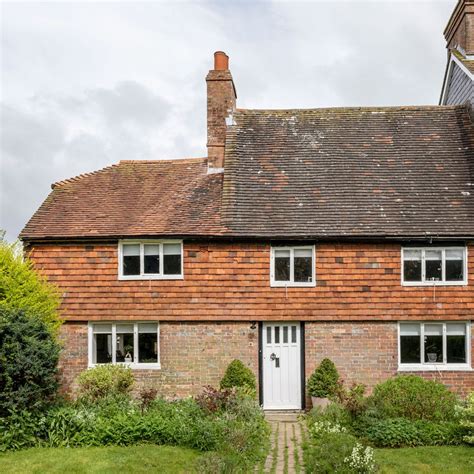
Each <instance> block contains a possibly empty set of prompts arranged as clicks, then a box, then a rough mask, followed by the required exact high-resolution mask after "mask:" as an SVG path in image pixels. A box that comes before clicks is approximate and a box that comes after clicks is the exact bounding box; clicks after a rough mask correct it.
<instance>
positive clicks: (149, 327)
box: [138, 323, 158, 333]
mask: <svg viewBox="0 0 474 474" xmlns="http://www.w3.org/2000/svg"><path fill="white" fill-rule="evenodd" d="M138 332H154V333H156V332H158V325H157V324H156V323H142V324H139V325H138Z"/></svg>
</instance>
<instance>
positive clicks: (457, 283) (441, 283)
mask: <svg viewBox="0 0 474 474" xmlns="http://www.w3.org/2000/svg"><path fill="white" fill-rule="evenodd" d="M402 286H428V287H433V286H436V287H438V286H467V281H435V282H433V281H402Z"/></svg>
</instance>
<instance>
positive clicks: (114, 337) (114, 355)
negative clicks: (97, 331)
mask: <svg viewBox="0 0 474 474" xmlns="http://www.w3.org/2000/svg"><path fill="white" fill-rule="evenodd" d="M116 363H117V326H116V325H115V324H112V364H116Z"/></svg>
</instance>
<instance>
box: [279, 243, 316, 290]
mask: <svg viewBox="0 0 474 474" xmlns="http://www.w3.org/2000/svg"><path fill="white" fill-rule="evenodd" d="M314 268H315V251H314V245H311V246H301V247H272V249H271V263H270V277H271V278H270V279H271V285H272V286H315V284H316V278H315V270H314Z"/></svg>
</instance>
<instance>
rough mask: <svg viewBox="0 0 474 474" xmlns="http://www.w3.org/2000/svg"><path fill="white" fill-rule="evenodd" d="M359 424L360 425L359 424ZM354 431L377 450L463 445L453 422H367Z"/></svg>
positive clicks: (399, 419) (394, 420)
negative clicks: (379, 448)
mask: <svg viewBox="0 0 474 474" xmlns="http://www.w3.org/2000/svg"><path fill="white" fill-rule="evenodd" d="M361 424H363V423H362V422H361ZM357 432H358V434H359V435H360V436H362V437H363V438H364V439H366V440H367V441H368V442H369V443H370V444H372V445H374V446H378V447H388V448H399V447H410V446H439V445H456V444H461V443H462V430H461V428H460V426H459V424H458V423H456V422H432V421H424V420H409V419H406V418H389V419H372V420H366V421H365V426H361V425H359V426H358V429H357Z"/></svg>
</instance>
